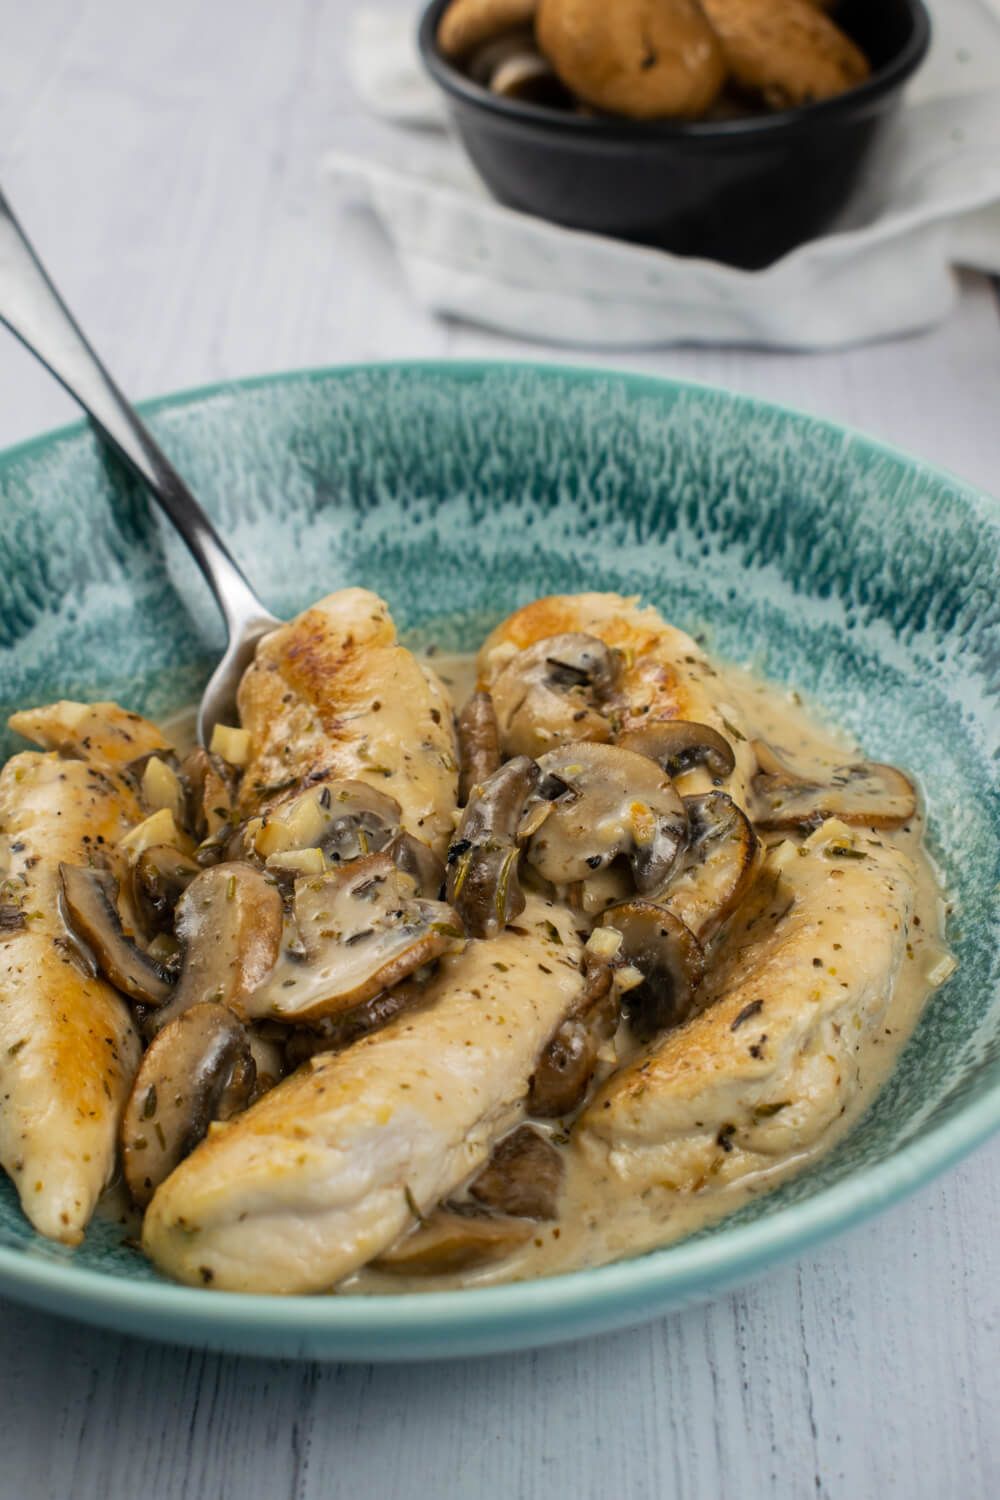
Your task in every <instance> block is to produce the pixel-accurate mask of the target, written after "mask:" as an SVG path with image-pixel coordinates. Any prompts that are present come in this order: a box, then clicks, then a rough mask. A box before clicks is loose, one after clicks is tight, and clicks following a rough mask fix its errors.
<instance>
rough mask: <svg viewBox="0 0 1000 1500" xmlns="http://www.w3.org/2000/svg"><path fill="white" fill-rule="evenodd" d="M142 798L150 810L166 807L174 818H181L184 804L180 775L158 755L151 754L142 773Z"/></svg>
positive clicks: (159, 809)
mask: <svg viewBox="0 0 1000 1500" xmlns="http://www.w3.org/2000/svg"><path fill="white" fill-rule="evenodd" d="M142 800H143V802H144V804H145V805H146V807H148V808H149V810H150V812H160V811H161V810H162V809H163V808H166V810H167V812H169V813H170V814H171V815H172V816H173V817H174V818H176V819H178V820H179V819H180V816H181V812H182V810H183V806H184V791H183V788H182V787H181V783H180V777H179V776H178V775H177V772H176V771H175V770H174V769H173V768H172V767H171V766H168V765H167V763H166V761H165V760H161V759H160V757H159V756H158V755H151V756H150V758H149V760H147V762H146V769H145V770H144V771H143V773H142Z"/></svg>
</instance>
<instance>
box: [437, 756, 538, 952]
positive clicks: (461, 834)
mask: <svg viewBox="0 0 1000 1500" xmlns="http://www.w3.org/2000/svg"><path fill="white" fill-rule="evenodd" d="M540 779H541V772H540V771H539V769H538V767H537V765H536V764H535V762H534V761H533V760H529V759H528V758H527V756H524V755H521V756H518V757H517V758H516V759H515V760H509V761H508V762H507V764H506V765H504V766H501V767H500V769H499V771H495V772H494V774H493V775H492V776H491V777H490V778H489V780H488V781H486V782H484V783H483V784H482V785H481V786H480V787H479V788H478V790H477V794H476V796H475V797H474V798H473V800H472V801H471V802H470V803H469V805H468V807H467V808H466V810H465V814H464V816H463V818H462V822H461V824H460V825H459V829H458V836H457V838H456V839H455V842H454V843H453V844H452V846H451V848H450V849H449V850H448V883H447V887H446V889H447V896H448V900H449V901H450V902H451V904H452V906H454V908H455V910H456V911H457V912H458V914H459V916H460V917H461V919H462V922H463V924H464V927H465V930H466V932H467V933H468V934H469V936H470V937H476V938H491V937H496V935H497V933H498V932H502V931H503V929H504V927H506V926H507V923H508V922H512V921H513V920H514V918H515V917H518V916H520V914H521V912H522V911H523V910H524V893H523V892H522V890H521V886H520V882H519V880H518V870H517V865H518V858H519V856H520V849H519V847H518V844H517V833H518V829H519V827H520V823H521V818H522V816H523V814H524V809H525V805H526V803H527V801H528V798H529V797H530V795H531V793H532V791H533V790H534V789H535V787H536V786H537V785H538V783H539V781H540Z"/></svg>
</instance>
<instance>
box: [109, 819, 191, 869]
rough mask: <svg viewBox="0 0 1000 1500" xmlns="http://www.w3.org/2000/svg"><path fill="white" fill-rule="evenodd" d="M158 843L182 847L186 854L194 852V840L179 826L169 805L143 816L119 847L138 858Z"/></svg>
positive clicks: (120, 841)
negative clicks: (146, 816) (145, 816)
mask: <svg viewBox="0 0 1000 1500" xmlns="http://www.w3.org/2000/svg"><path fill="white" fill-rule="evenodd" d="M156 844H169V845H170V847H171V848H172V849H182V850H183V851H184V853H185V854H192V853H193V852H194V843H193V841H192V840H191V839H190V838H189V837H188V835H187V834H186V833H184V832H183V831H182V830H181V829H180V828H178V827H177V824H176V823H175V822H174V815H173V813H172V812H171V811H170V809H169V808H167V807H161V808H160V810H159V812H155V813H152V814H151V815H150V816H149V817H148V818H143V820H142V822H141V823H137V824H136V825H135V827H134V828H133V829H131V830H130V831H129V832H128V833H127V834H126V835H125V837H124V838H122V839H119V841H118V847H119V848H120V849H125V850H127V851H128V853H129V854H131V855H132V857H133V858H134V859H138V857H139V855H140V854H144V853H145V852H146V850H147V849H152V848H153V847H154V845H156Z"/></svg>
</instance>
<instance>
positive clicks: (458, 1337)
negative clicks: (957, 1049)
mask: <svg viewBox="0 0 1000 1500" xmlns="http://www.w3.org/2000/svg"><path fill="white" fill-rule="evenodd" d="M373 372H376V373H386V374H396V375H399V376H402V377H403V378H408V377H420V378H427V377H430V378H431V379H434V378H439V377H449V376H455V375H458V376H460V377H462V378H465V379H474V378H482V377H483V376H488V375H504V374H523V373H526V372H527V373H531V374H535V375H540V376H541V377H542V378H546V379H557V380H562V381H565V382H566V383H568V384H589V383H591V382H592V381H594V380H618V381H623V382H624V383H625V384H626V385H627V386H628V387H629V388H630V389H631V390H633V391H636V392H639V393H642V392H643V391H648V392H657V391H663V390H664V388H666V389H670V390H673V391H674V392H676V393H678V394H679V393H683V392H685V391H695V392H698V393H701V394H708V395H714V396H722V397H723V398H724V399H725V400H726V401H727V402H733V403H735V404H737V405H739V406H742V407H743V408H744V409H746V410H748V411H749V412H751V413H753V412H755V411H761V410H763V411H768V412H778V413H780V414H782V415H784V416H790V417H791V418H792V419H793V420H796V421H803V422H807V423H809V424H810V425H811V426H814V427H819V428H820V429H823V430H825V431H826V432H828V433H830V434H832V435H835V436H838V437H841V438H843V437H844V436H846V437H848V438H851V439H854V440H857V441H859V442H861V443H863V444H864V445H865V446H866V447H867V448H869V449H870V450H872V451H873V452H874V453H875V454H876V455H879V454H881V455H884V456H886V457H888V458H891V459H893V460H895V461H897V462H902V463H904V464H905V465H906V466H907V468H909V469H910V470H911V471H914V472H916V473H918V474H920V475H922V476H926V477H930V478H932V479H936V480H942V481H945V482H946V483H947V484H948V485H949V486H951V487H952V488H953V489H955V490H956V491H957V492H958V494H959V495H960V497H961V500H962V502H963V503H965V504H966V505H968V506H969V507H970V509H971V510H972V511H973V512H974V513H976V514H977V515H979V516H981V517H982V518H983V519H984V520H987V521H988V522H989V523H990V525H991V527H992V529H993V530H994V531H996V532H997V533H998V539H1000V505H998V502H997V501H996V500H992V499H990V497H988V496H987V495H986V494H985V493H984V492H983V491H981V490H979V489H978V488H976V487H975V486H973V485H972V484H970V483H969V482H968V481H966V480H964V479H961V478H960V477H958V476H957V475H955V474H954V473H952V472H951V471H949V470H947V469H945V468H942V467H940V466H938V465H933V464H929V463H926V462H925V461H924V460H922V459H919V458H916V457H914V456H913V455H910V454H907V453H905V452H904V451H903V450H901V449H899V448H896V447H894V446H893V445H892V444H889V443H885V442H882V441H881V440H879V439H877V438H873V437H871V436H869V435H868V434H866V433H864V432H862V431H860V430H859V429H857V428H853V427H851V426H848V425H846V424H843V423H838V422H834V421H832V420H830V419H827V418H823V417H818V416H816V415H815V414H813V413H810V412H806V411H803V410H801V409H797V408H795V407H790V406H787V405H785V404H784V403H781V402H775V401H767V400H764V399H762V398H759V397H755V396H750V395H746V394H743V393H741V392H736V391H733V390H730V389H728V388H726V387H723V386H718V385H712V384H709V383H708V382H702V381H694V380H686V379H675V378H669V377H662V376H656V375H647V374H641V373H635V372H629V371H626V370H621V369H613V368H602V367H594V366H586V365H561V364H555V363H552V362H545V361H530V360H448V359H426V360H385V361H364V362H357V363H352V364H345V365H319V366H312V367H307V368H302V369H295V370H288V371H279V372H275V373H271V374H259V375H253V376H248V377H243V378H238V379H231V380H224V381H216V382H211V383H209V384H206V385H201V386H197V387H193V388H189V389H184V390H180V391H176V392H172V393H170V394H167V395H163V396H159V397H155V398H152V399H150V400H146V401H142V402H140V403H138V407H139V410H140V411H142V412H143V413H145V414H146V415H147V416H151V417H154V418H155V417H156V416H157V415H160V414H169V413H170V412H171V411H174V410H181V409H184V408H186V407H190V406H197V405H199V404H200V403H202V402H205V401H208V400H212V399H214V398H216V397H225V396H232V395H234V394H237V393H240V392H243V391H247V390H255V389H262V388H267V387H276V386H286V385H295V384H300V383H301V384H307V383H310V382H320V381H325V380H329V379H331V378H334V379H343V378H350V377H351V376H355V375H359V374H368V373H373ZM87 432H88V426H87V423H86V422H85V421H78V422H73V423H69V424H66V425H63V426H60V427H57V428H54V429H51V430H49V431H46V432H43V433H40V434H38V435H36V436H33V437H30V438H27V439H25V440H23V441H21V442H18V443H16V444H13V445H11V446H9V447H6V448H4V449H2V450H0V479H2V477H3V474H4V471H5V470H6V469H7V468H8V466H10V465H11V464H13V463H16V462H18V461H20V460H22V459H25V458H31V457H32V456H33V454H35V453H41V452H43V451H44V450H46V449H47V448H50V447H52V446H54V445H56V444H58V443H60V442H64V441H67V440H75V439H77V438H79V437H81V436H84V435H86V433H87ZM902 503H905V501H904V502H902ZM864 1118H865V1117H864V1116H862V1117H861V1120H859V1121H858V1122H857V1124H856V1125H855V1126H854V1129H855V1130H856V1129H858V1128H860V1126H861V1124H862V1123H863V1120H864ZM998 1131H1000V1070H997V1076H996V1077H995V1078H994V1077H990V1078H988V1080H987V1082H986V1085H985V1088H984V1089H983V1090H982V1091H980V1092H979V1093H977V1095H976V1097H974V1098H973V1099H972V1100H970V1101H969V1102H967V1103H964V1104H960V1105H959V1106H958V1108H957V1109H956V1110H955V1112H954V1113H950V1114H949V1115H948V1116H947V1117H946V1118H945V1119H943V1120H938V1121H935V1122H934V1123H931V1124H930V1125H928V1126H926V1127H925V1128H924V1129H923V1130H922V1131H921V1132H920V1133H919V1134H918V1135H915V1136H914V1137H913V1138H911V1139H910V1140H908V1141H907V1142H906V1143H905V1144H904V1145H902V1146H900V1147H899V1148H898V1149H897V1150H895V1151H893V1153H892V1154H891V1155H890V1156H887V1157H886V1158H885V1159H884V1160H882V1161H879V1162H877V1163H875V1164H873V1165H871V1166H866V1167H861V1168H858V1169H856V1170H854V1171H851V1172H850V1173H849V1174H848V1175H847V1176H845V1177H844V1178H843V1179H842V1180H840V1181H839V1182H837V1183H834V1184H833V1185H832V1186H830V1187H826V1188H822V1189H820V1190H819V1191H817V1192H816V1193H814V1194H812V1195H811V1196H810V1197H808V1198H805V1199H802V1200H800V1201H798V1202H795V1203H790V1204H786V1205H783V1206H782V1207H780V1208H779V1209H777V1210H776V1211H775V1212H774V1213H772V1214H769V1215H766V1216H764V1217H763V1218H760V1219H756V1220H753V1221H752V1222H751V1223H749V1224H740V1225H737V1226H735V1227H731V1228H728V1229H727V1228H726V1227H725V1220H722V1221H721V1223H720V1225H719V1227H718V1228H717V1229H716V1231H715V1232H714V1233H713V1234H711V1235H710V1236H708V1237H706V1238H702V1237H700V1236H696V1237H694V1238H692V1239H687V1240H680V1241H678V1242H676V1243H675V1244H672V1245H667V1246H665V1247H663V1248H661V1249H658V1250H651V1251H648V1252H646V1253H644V1254H642V1255H639V1256H637V1257H635V1258H632V1259H625V1260H619V1261H614V1262H612V1263H610V1264H608V1265H605V1266H598V1267H594V1268H588V1269H583V1270H577V1271H568V1272H562V1273H560V1274H558V1275H555V1276H550V1277H538V1278H534V1279H532V1280H528V1281H523V1282H514V1283H510V1284H508V1285H503V1286H490V1287H478V1288H471V1289H468V1290H463V1291H460V1292H458V1291H437V1292H420V1293H374V1294H371V1295H366V1296H364V1297H338V1296H335V1295H332V1294H318V1295H317V1294H310V1295H302V1294H298V1295H292V1296H276V1295H272V1294H263V1293H238V1292H227V1293H225V1295H220V1294H219V1293H218V1292H215V1291H210V1290H207V1289H202V1288H195V1287H186V1286H180V1285H177V1284H175V1283H173V1282H170V1281H167V1280H166V1279H163V1278H160V1277H154V1278H153V1279H149V1280H146V1279H143V1280H131V1279H125V1278H121V1277H119V1276H117V1275H115V1274H114V1273H113V1272H108V1271H102V1270H94V1269H90V1268H88V1267H81V1266H77V1265H74V1264H73V1262H72V1260H71V1258H70V1257H71V1255H72V1252H71V1251H69V1250H67V1249H66V1248H65V1247H61V1246H58V1245H51V1244H49V1242H47V1241H44V1240H41V1239H40V1238H39V1242H38V1244H39V1248H40V1250H41V1253H40V1254H36V1253H35V1250H34V1247H33V1246H28V1247H24V1248H21V1247H12V1246H9V1245H3V1244H0V1291H3V1292H4V1293H6V1294H9V1295H12V1296H14V1297H15V1298H17V1297H18V1296H20V1297H21V1298H22V1300H24V1301H27V1302H32V1303H35V1304H36V1305H38V1306H41V1307H47V1308H48V1309H50V1310H52V1311H59V1312H62V1313H66V1314H68V1315H70V1316H76V1317H78V1318H82V1319H84V1320H85V1321H91V1322H101V1323H104V1322H107V1324H108V1325H109V1326H114V1320H115V1317H116V1315H120V1316H122V1317H125V1318H128V1317H129V1316H130V1315H132V1314H137V1313H140V1312H142V1313H146V1314H147V1315H151V1316H152V1317H153V1318H154V1319H155V1322H154V1325H153V1326H151V1327H150V1328H149V1333H150V1335H151V1336H154V1337H161V1338H166V1339H168V1340H172V1341H174V1342H183V1343H192V1344H193V1343H195V1342H200V1341H202V1340H205V1339H210V1338H213V1337H214V1338H217V1339H218V1340H220V1345H219V1347H227V1344H226V1339H227V1337H229V1338H230V1339H231V1340H232V1343H230V1344H229V1345H228V1347H234V1345H235V1344H236V1343H237V1341H238V1340H239V1339H240V1338H241V1337H243V1336H245V1337H246V1338H252V1337H253V1335H254V1333H255V1332H262V1333H263V1332H266V1331H270V1332H271V1333H272V1334H274V1335H275V1336H276V1337H278V1336H280V1337H282V1338H284V1339H289V1338H295V1337H300V1338H302V1339H303V1340H307V1341H308V1340H309V1339H310V1338H311V1339H312V1340H313V1342H314V1344H315V1342H316V1341H318V1342H319V1344H320V1345H322V1342H323V1339H324V1337H326V1338H328V1339H329V1340H330V1341H331V1344H332V1343H334V1342H337V1348H336V1357H337V1358H340V1359H351V1358H356V1359H359V1360H365V1361H367V1360H371V1359H375V1358H390V1359H391V1358H406V1357H410V1356H409V1354H408V1350H407V1343H408V1341H409V1342H411V1343H412V1344H414V1345H416V1346H417V1347H418V1349H419V1357H421V1358H423V1357H428V1349H429V1348H432V1347H433V1348H434V1349H436V1352H438V1353H440V1354H442V1355H447V1354H448V1353H449V1350H448V1348H447V1347H446V1344H447V1340H448V1339H449V1338H453V1339H454V1341H455V1345H456V1351H457V1352H461V1350H462V1349H463V1347H471V1346H472V1344H474V1343H475V1340H476V1339H477V1338H478V1340H479V1344H478V1348H479V1352H484V1351H485V1350H488V1349H497V1350H499V1349H502V1348H509V1347H538V1346H541V1345H543V1344H546V1343H551V1342H555V1341H557V1340H559V1339H567V1338H572V1337H574V1336H575V1332H574V1329H573V1326H572V1323H573V1320H574V1318H575V1319H577V1320H578V1321H579V1323H583V1324H586V1325H587V1326H586V1327H584V1328H583V1329H582V1330H581V1331H583V1332H586V1331H588V1330H589V1331H594V1330H597V1329H600V1328H602V1327H603V1328H611V1327H621V1326H626V1325H627V1324H628V1323H636V1322H640V1321H642V1320H643V1319H644V1318H645V1317H647V1316H652V1315H653V1314H654V1313H655V1312H656V1311H657V1309H658V1308H662V1309H663V1310H666V1308H667V1307H668V1306H673V1305H676V1304H677V1303H679V1302H681V1301H683V1300H684V1299H685V1298H688V1299H692V1300H694V1299H696V1298H698V1297H699V1296H708V1295H710V1294H713V1293H714V1292H715V1291H717V1290H722V1289H724V1288H725V1287H727V1286H730V1285H734V1284H736V1283H740V1282H743V1281H745V1280H748V1279H749V1278H750V1277H751V1276H752V1275H754V1274H755V1273H756V1272H758V1271H760V1270H762V1269H764V1268H765V1267H767V1268H770V1267H771V1266H773V1265H777V1264H778V1263H780V1262H781V1261H785V1260H788V1259H790V1258H791V1257H793V1256H797V1255H799V1254H801V1253H802V1252H804V1251H806V1250H808V1249H809V1248H810V1247H811V1246H813V1245H815V1244H817V1243H819V1242H820V1241H825V1240H827V1239H829V1238H831V1237H833V1236H834V1235H836V1234H840V1233H842V1232H845V1231H846V1230H848V1229H850V1228H852V1227H854V1226H855V1225H857V1224H860V1223H861V1222H863V1221H864V1220H866V1219H869V1218H871V1217H872V1216H873V1215H874V1214H876V1213H878V1212H881V1211H882V1210H883V1209H885V1208H887V1207H889V1206H890V1205H892V1204H894V1203H896V1202H898V1201H899V1200H900V1199H902V1198H903V1197H905V1196H907V1195H908V1194H910V1193H912V1192H914V1191H916V1190H917V1189H918V1188H920V1187H922V1186H924V1185H925V1184H926V1183H927V1182H929V1181H930V1180H931V1179H932V1178H933V1177H935V1176H937V1175H938V1174H939V1173H940V1172H942V1171H944V1170H945V1169H946V1168H947V1167H949V1166H951V1165H953V1164H954V1163H955V1162H957V1161H959V1160H960V1159H961V1158H962V1157H964V1156H966V1155H967V1154H968V1153H969V1152H971V1151H973V1150H974V1149H975V1148H976V1147H978V1146H980V1145H982V1144H984V1143H985V1142H986V1141H987V1140H988V1139H989V1138H990V1136H992V1135H993V1134H995V1133H996V1132H998ZM63 1257H65V1259H64V1258H63ZM182 1319H183V1324H182V1322H181V1320H182ZM534 1320H537V1332H535V1331H534ZM528 1324H531V1325H532V1327H531V1329H529V1331H527V1332H524V1331H523V1330H524V1329H525V1327H526V1326H527V1325H528ZM518 1325H520V1328H521V1330H522V1331H521V1332H520V1333H519V1334H516V1335H515V1336H514V1338H513V1339H511V1338H510V1337H506V1338H505V1337H504V1336H503V1333H502V1330H503V1329H505V1328H507V1329H508V1330H511V1329H516V1328H517V1326H518ZM132 1328H133V1331H136V1329H135V1325H134V1324H133V1325H132ZM477 1328H478V1329H479V1330H480V1332H479V1333H477V1332H476V1330H477ZM470 1332H471V1338H470ZM365 1335H367V1336H369V1337H383V1338H387V1337H393V1336H394V1337H396V1338H398V1339H399V1341H400V1343H401V1345H402V1347H401V1348H400V1349H399V1350H398V1351H396V1350H394V1349H393V1348H392V1347H391V1346H382V1347H379V1348H372V1347H371V1346H365V1347H362V1348H359V1349H358V1350H357V1352H356V1353H354V1352H353V1350H352V1349H350V1348H344V1347H342V1346H341V1345H340V1344H339V1340H340V1339H341V1338H343V1337H346V1336H350V1337H352V1338H354V1337H357V1338H362V1337H363V1336H365ZM420 1340H423V1341H424V1342H423V1343H422V1344H421V1343H420V1342H419V1341H420ZM282 1349H283V1351H284V1346H282ZM309 1352H310V1353H315V1350H314V1349H313V1348H310V1349H309Z"/></svg>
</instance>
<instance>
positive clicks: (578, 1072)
mask: <svg viewBox="0 0 1000 1500" xmlns="http://www.w3.org/2000/svg"><path fill="white" fill-rule="evenodd" d="M584 963H585V968H584V974H585V977H586V983H585V985H584V990H583V994H582V996H581V999H580V1003H579V1005H578V1006H577V1007H576V1009H575V1010H574V1011H573V1013H572V1014H571V1015H569V1016H567V1017H566V1019H565V1020H564V1021H562V1023H561V1024H560V1025H559V1026H558V1027H557V1029H556V1032H555V1034H554V1035H553V1037H552V1038H551V1040H550V1041H549V1042H548V1044H547V1045H546V1047H545V1049H544V1051H543V1052H542V1055H541V1057H540V1058H539V1059H538V1064H537V1066H536V1068H535V1071H534V1074H533V1075H532V1079H531V1087H530V1091H529V1094H528V1112H529V1113H530V1114H533V1115H537V1116H538V1117H539V1118H540V1119H543V1120H546V1119H556V1118H558V1117H560V1116H562V1115H568V1114H572V1112H573V1111H574V1110H575V1109H576V1108H577V1107H578V1106H579V1105H580V1104H582V1102H583V1100H584V1099H585V1098H586V1094H587V1090H588V1088H589V1087H590V1083H591V1080H592V1078H593V1076H594V1073H595V1071H596V1069H597V1060H598V1053H599V1050H600V1047H601V1043H602V1042H606V1041H609V1040H610V1039H611V1037H613V1036H614V1034H615V1032H616V1030H617V1029H618V1022H619V1020H620V1016H621V1012H620V1007H619V1004H618V999H617V996H616V995H615V993H614V989H613V987H612V980H613V973H612V968H611V965H610V963H609V962H607V961H606V960H603V959H600V958H597V957H595V956H594V955H593V954H592V953H591V952H590V951H589V949H588V951H587V952H586V953H585V956H584Z"/></svg>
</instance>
